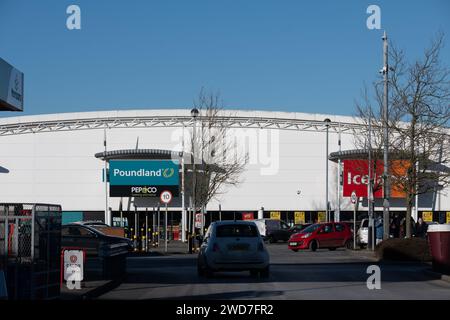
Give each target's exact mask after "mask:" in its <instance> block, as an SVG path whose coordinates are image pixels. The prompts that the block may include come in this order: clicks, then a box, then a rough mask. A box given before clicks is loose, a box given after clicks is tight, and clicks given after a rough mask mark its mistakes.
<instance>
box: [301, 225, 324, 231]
mask: <svg viewBox="0 0 450 320" xmlns="http://www.w3.org/2000/svg"><path fill="white" fill-rule="evenodd" d="M319 227H320V224H312V225H310V226H308V227H306V228H305V229H303V230H302V232H304V233H310V232H314V231H316V230H317V229H318V228H319Z"/></svg>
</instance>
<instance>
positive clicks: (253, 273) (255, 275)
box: [250, 270, 258, 277]
mask: <svg viewBox="0 0 450 320" xmlns="http://www.w3.org/2000/svg"><path fill="white" fill-rule="evenodd" d="M250 275H251V276H252V277H257V276H258V270H250Z"/></svg>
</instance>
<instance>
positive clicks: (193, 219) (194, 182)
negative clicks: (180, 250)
mask: <svg viewBox="0 0 450 320" xmlns="http://www.w3.org/2000/svg"><path fill="white" fill-rule="evenodd" d="M198 115H199V111H198V109H197V108H193V109H192V110H191V116H192V236H194V234H195V219H196V217H195V216H196V213H197V210H196V208H197V204H196V199H195V196H196V195H195V194H196V179H197V176H196V169H195V143H196V135H195V131H196V120H197V117H198ZM192 240H193V239H192Z"/></svg>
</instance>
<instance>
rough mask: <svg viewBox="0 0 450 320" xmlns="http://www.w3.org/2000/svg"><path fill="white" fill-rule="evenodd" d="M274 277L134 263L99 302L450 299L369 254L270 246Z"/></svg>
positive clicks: (419, 270) (437, 285)
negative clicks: (377, 274)
mask: <svg viewBox="0 0 450 320" xmlns="http://www.w3.org/2000/svg"><path fill="white" fill-rule="evenodd" d="M268 248H269V252H270V257H271V275H270V277H269V278H268V279H259V278H256V277H251V276H250V275H249V273H248V272H237V273H233V272H223V273H216V274H214V276H213V277H211V278H199V277H198V276H197V269H196V257H197V256H196V255H195V254H192V255H188V254H174V255H169V256H146V257H129V258H128V262H127V277H126V279H125V280H124V281H123V282H122V284H121V285H119V286H118V287H116V288H115V289H113V290H111V291H109V292H107V293H105V294H103V295H102V296H100V297H98V298H99V299H126V300H128V299H133V300H136V299H139V300H140V299H226V300H228V299H244V300H246V299H260V300H266V299H282V300H286V299H292V300H299V299H402V300H403V299H424V300H426V299H432V300H435V299H450V283H449V282H446V281H443V280H440V279H435V278H432V277H431V276H430V275H428V274H426V273H425V272H424V270H426V269H429V265H427V264H420V263H401V262H399V263H382V264H377V263H376V262H375V260H374V259H373V258H372V257H371V254H367V253H366V252H358V251H356V252H351V251H347V250H345V249H340V250H336V251H328V250H318V251H317V252H309V251H304V252H292V251H290V250H288V249H287V247H286V245H285V244H270V245H268ZM373 264H375V265H379V266H380V270H381V289H379V290H376V289H375V290H369V289H368V288H367V285H366V282H367V279H368V277H369V276H370V275H369V274H367V273H366V271H367V267H368V266H369V265H373Z"/></svg>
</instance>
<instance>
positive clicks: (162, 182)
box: [109, 160, 179, 197]
mask: <svg viewBox="0 0 450 320" xmlns="http://www.w3.org/2000/svg"><path fill="white" fill-rule="evenodd" d="M178 168H179V163H178V161H177V160H111V161H110V162H109V184H110V192H109V193H110V196H111V197H126V196H129V197H159V195H160V194H161V192H162V191H165V190H168V191H170V192H172V194H173V195H174V196H177V195H178V186H179V173H178Z"/></svg>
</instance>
